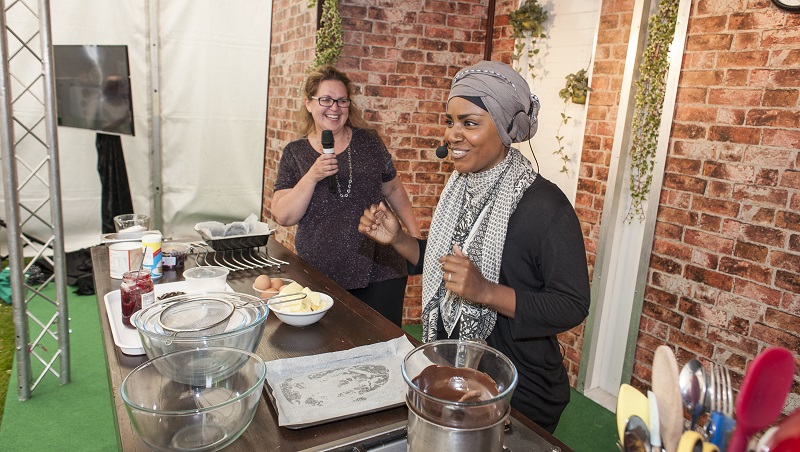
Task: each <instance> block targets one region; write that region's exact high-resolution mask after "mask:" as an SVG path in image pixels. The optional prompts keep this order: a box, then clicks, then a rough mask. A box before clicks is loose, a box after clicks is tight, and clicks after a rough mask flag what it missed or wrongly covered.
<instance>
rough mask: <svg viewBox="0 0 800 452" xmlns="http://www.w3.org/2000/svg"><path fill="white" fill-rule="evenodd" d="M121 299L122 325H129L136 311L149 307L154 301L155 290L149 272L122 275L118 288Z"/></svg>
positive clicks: (132, 272)
mask: <svg viewBox="0 0 800 452" xmlns="http://www.w3.org/2000/svg"><path fill="white" fill-rule="evenodd" d="M119 293H120V298H121V299H122V324H123V325H125V326H130V327H132V326H133V325H131V316H132V315H133V314H134V313H135V312H136V311H138V310H140V309H142V308H146V307H147V306H150V305H151V304H152V303H153V302H155V300H156V295H155V288H154V287H153V279H152V278H151V277H150V272H149V271H146V270H141V271H131V272H127V273H125V274H123V275H122V284H121V285H120V286H119Z"/></svg>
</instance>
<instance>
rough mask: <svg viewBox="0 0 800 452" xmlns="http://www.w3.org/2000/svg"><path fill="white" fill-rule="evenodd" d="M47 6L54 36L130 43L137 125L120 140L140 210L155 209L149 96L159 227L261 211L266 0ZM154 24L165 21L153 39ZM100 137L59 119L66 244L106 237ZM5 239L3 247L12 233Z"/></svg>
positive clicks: (36, 194)
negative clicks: (155, 127)
mask: <svg viewBox="0 0 800 452" xmlns="http://www.w3.org/2000/svg"><path fill="white" fill-rule="evenodd" d="M50 8H51V18H52V19H51V20H52V34H53V44H54V45H61V44H109V45H110V44H113V45H127V46H128V55H129V61H130V71H131V87H132V97H133V110H134V121H135V132H136V136H134V137H131V136H128V135H123V136H122V147H123V151H124V154H125V161H126V166H127V171H128V177H129V180H130V188H131V193H132V197H133V204H134V210H135V211H136V212H137V213H149V214H151V215H155V212H153V210H152V209H153V205H154V201H153V200H154V187H155V186H156V185H157V184H159V181H158V180H157V179H155V178H154V176H153V175H152V174H151V169H150V168H151V164H150V159H151V158H153V157H152V156H153V155H156V154H155V153H154V150H155V149H154V148H153V147H152V146H151V134H152V128H151V114H152V112H153V107H154V104H155V105H156V107H157V108H158V111H159V112H160V121H161V143H160V146H161V165H162V180H161V183H162V185H161V187H162V191H163V194H162V206H163V209H162V221H163V226H162V231H163V232H164V234H165V235H166V236H172V237H195V236H197V234H196V233H195V232H194V231H193V226H194V224H195V223H197V222H198V221H204V220H219V221H223V222H229V221H233V220H242V219H244V218H245V217H247V215H249V214H250V213H256V214H258V213H259V212H260V206H261V196H262V177H263V159H264V137H265V130H266V126H265V124H266V104H267V100H266V99H267V83H268V75H269V73H268V71H269V43H270V24H271V14H272V11H271V9H272V5H271V2H264V1H261V0H227V1H225V2H221V1H218V0H162V1H157V0H125V1H122V0H112V1H108V0H59V1H57V2H51V3H50ZM150 9H153V11H154V14H152V15H151V14H150ZM150 17H157V20H156V21H154V23H151V20H150ZM8 20H9V23H11V21H12V20H13V18H11V17H9V18H8ZM151 29H152V30H158V38H157V41H156V42H151V39H150V33H151ZM151 44H152V45H157V46H158V49H159V54H160V57H159V59H158V61H157V62H151V61H150V53H149V50H150V48H149V47H150V45H151ZM153 70H157V73H158V78H159V86H158V102H157V103H154V102H153V99H154V97H153V96H151V94H152V91H153V88H154V87H153V85H152V83H151V71H153ZM95 137H96V133H95V132H93V131H90V130H82V129H74V128H68V127H59V128H58V140H59V150H60V159H61V169H60V172H61V179H62V206H63V212H64V227H65V234H64V238H65V247H66V250H67V251H72V250H75V249H80V248H83V247H87V246H91V245H95V244H98V243H100V238H101V224H100V223H101V218H100V189H101V187H100V180H99V177H98V173H97V168H96V166H97V151H96V148H95ZM46 197H47V191H46V188H41V189H39V190H38V191H37V190H27V191H26V192H24V193H21V198H22V200H23V202H25V200H27V199H44V198H46ZM37 228H39V226H38V225H36V224H33V222H31V223H30V224H26V225H25V226H24V227H23V231H24V232H26V233H28V234H30V235H32V236H34V237H48V236H49V234H50V233H49V232H47V231H46V230H44V229H43V228H41V232H37ZM5 232H6V231H5V230H4V229H3V230H2V231H0V234H5ZM0 241H1V242H2V244H3V246H5V242H6V240H5V237H0Z"/></svg>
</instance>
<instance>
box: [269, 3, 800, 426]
mask: <svg viewBox="0 0 800 452" xmlns="http://www.w3.org/2000/svg"><path fill="white" fill-rule="evenodd" d="M399 3H402V4H400V5H398V4H399ZM487 5H488V0H475V1H473V2H447V1H435V0H427V1H425V0H412V1H409V2H387V1H381V0H361V1H352V0H342V1H341V6H340V9H341V12H342V16H343V26H344V29H345V50H344V56H343V58H342V59H341V61H340V64H339V65H338V66H339V67H340V68H342V69H344V70H346V71H347V72H348V73H349V74H350V75H351V76H352V77H353V79H354V80H355V81H356V84H357V85H358V86H359V88H360V92H359V93H358V95H357V96H356V97H355V100H356V101H357V102H358V103H359V104H360V105H361V106H362V107H363V108H364V111H365V113H366V116H367V119H369V120H370V121H371V122H372V123H373V124H374V125H375V127H376V128H377V130H378V131H379V132H380V133H381V135H382V136H383V137H384V139H385V141H386V143H387V146H388V147H389V150H390V152H391V153H392V155H393V157H394V159H395V162H396V164H397V167H398V170H399V174H400V177H401V178H402V180H403V182H404V183H405V184H406V189H407V190H408V191H409V194H410V195H411V199H412V203H413V205H414V207H415V209H416V212H417V215H418V217H419V219H420V222H421V224H422V226H423V230H424V231H425V232H427V226H428V224H429V222H430V218H431V213H432V209H433V207H434V206H435V204H436V199H437V198H438V195H439V193H440V192H441V189H442V187H443V183H444V181H445V179H446V176H447V174H449V173H450V171H451V170H452V168H451V166H450V165H449V164H447V163H445V162H442V161H439V160H438V159H436V158H435V156H434V153H433V149H434V148H435V147H436V146H438V145H439V144H440V141H441V136H442V131H443V126H442V125H441V124H442V115H443V109H444V100H445V96H446V93H447V88H448V85H449V78H450V77H452V75H453V74H455V72H456V71H457V70H458V69H460V68H461V67H463V66H466V65H469V64H472V63H474V62H476V61H479V60H480V59H482V58H483V52H484V48H483V42H484V33H485V32H484V30H485V26H486V24H485V20H486V8H487ZM515 7H516V2H513V1H510V0H501V1H498V2H497V5H496V17H495V23H494V25H495V27H494V30H493V53H492V59H494V60H500V61H505V62H510V55H511V52H512V51H513V41H511V40H510V39H509V38H508V35H509V33H508V27H507V17H506V15H507V13H508V12H509V11H511V10H513V9H514V8H515ZM273 8H274V14H275V16H274V18H273V37H272V42H273V46H272V55H271V58H272V61H271V64H270V65H271V70H272V72H271V74H270V87H269V94H270V98H269V108H268V121H267V124H268V126H267V152H266V159H267V161H266V162H265V181H266V186H265V190H264V199H265V201H264V209H263V212H262V213H263V215H264V217H265V218H270V212H269V209H268V205H269V200H270V199H271V196H272V191H271V190H272V186H271V181H272V180H274V177H275V168H276V166H277V161H278V159H279V157H280V152H281V150H282V149H283V147H284V146H285V144H286V143H288V142H289V141H290V140H292V139H295V138H297V136H298V135H297V133H296V132H295V131H294V129H293V120H292V115H293V114H294V112H295V111H296V109H297V108H299V105H300V104H299V102H298V100H297V87H298V86H299V85H300V83H301V82H302V78H303V71H304V70H305V67H306V66H307V65H308V63H310V62H311V61H312V60H313V53H314V51H313V47H314V37H313V32H314V28H315V18H316V13H315V11H314V10H307V9H306V8H305V5H304V2H289V1H285V0H284V1H276V2H274V6H273ZM632 9H633V1H632V0H603V7H602V11H601V21H600V29H599V32H598V43H597V49H596V54H595V63H594V67H593V77H592V89H593V92H592V94H591V96H590V99H589V105H588V112H587V114H588V117H587V125H586V127H587V129H586V134H585V138H584V143H583V151H582V164H581V168H580V174H579V183H578V192H577V196H576V200H575V204H576V206H575V207H576V210H577V212H578V215H579V218H580V219H581V223H582V227H583V231H584V235H585V243H586V247H587V257H588V259H589V267H590V272H591V270H592V269H593V268H594V259H595V253H596V248H597V238H598V235H599V230H600V218H601V213H602V209H603V204H604V201H605V188H606V181H607V177H608V167H609V164H610V157H611V148H612V144H613V140H614V135H613V131H614V127H615V122H616V114H617V108H618V104H619V91H620V85H621V79H622V72H623V69H624V65H625V54H626V51H627V40H628V34H629V31H630V21H631V10H632ZM687 39H688V41H687V50H686V56H685V58H684V67H683V71H682V75H681V80H680V88H679V92H678V103H677V109H676V116H675V124H674V127H673V136H672V139H671V142H670V149H669V160H668V162H667V170H666V175H665V186H664V190H663V192H662V196H661V202H660V203H661V207H660V209H659V212H658V219H657V226H656V238H655V243H654V252H653V257H652V260H651V265H650V267H651V268H650V272H649V275H648V286H647V292H646V299H645V306H644V313H643V316H642V321H641V327H640V335H639V338H638V344H637V351H636V360H637V362H636V365H635V367H634V377H633V384H634V385H636V386H638V387H639V388H641V389H644V388H645V387H647V386H649V381H650V363H651V362H652V354H653V351H654V350H655V347H657V346H658V345H660V344H663V343H667V344H670V345H672V346H674V347H675V350H676V354H677V356H678V360H679V362H680V364H681V365H682V364H683V363H684V362H685V361H687V360H688V359H690V358H691V357H695V356H697V357H699V358H701V360H706V361H707V360H714V361H718V362H721V363H724V364H726V365H728V366H729V367H730V368H731V370H732V371H733V373H734V380H735V386H736V387H738V386H739V385H740V384H741V378H742V375H743V373H744V369H745V367H746V365H747V364H748V363H749V361H750V360H752V358H753V357H754V356H755V355H756V354H757V353H758V352H760V351H761V350H763V349H764V348H765V347H768V346H771V345H780V346H783V347H786V348H789V349H790V350H792V351H794V352H795V353H797V351H798V349H800V333H798V331H799V330H800V327H798V326H797V325H798V324H800V322H798V320H800V318H798V314H800V226H798V224H800V215H798V213H797V212H798V211H800V170H799V169H798V168H799V167H800V155H798V151H797V149H798V148H800V132H798V131H797V130H798V128H800V116H799V114H798V107H799V106H800V105H799V104H798V97H799V96H798V94H799V93H800V15H796V14H795V15H792V14H788V13H783V12H780V11H779V10H777V9H775V8H774V7H772V5H771V2H770V1H769V0H733V1H731V0H696V1H695V2H694V5H693V7H692V17H691V20H690V24H689V35H688V37H687ZM277 238H278V239H279V240H280V241H282V242H283V243H286V244H287V245H289V246H291V241H292V239H293V231H292V229H288V230H286V229H283V228H280V230H279V232H278V234H277ZM419 292H420V289H419V281H418V280H417V279H415V278H412V279H411V281H410V287H409V290H408V293H407V300H406V313H405V318H406V319H407V320H409V321H412V322H413V321H417V319H418V318H419V313H420V312H419V311H420V310H419ZM582 332H583V327H582V326H581V327H579V328H576V329H575V330H573V331H571V332H569V333H565V334H563V335H561V336H560V339H561V341H562V343H564V344H565V345H566V358H565V364H567V366H568V369H569V373H570V381H571V383H572V384H573V385H574V384H575V378H576V375H577V370H578V367H577V366H578V363H579V362H580V349H581V347H582ZM798 369H800V366H798ZM798 372H800V370H798ZM798 400H800V396H798V378H797V377H796V378H795V386H794V388H793V393H792V395H790V401H789V403H788V404H787V408H786V410H785V411H786V412H789V411H790V410H791V409H794V408H796V407H797V406H798V404H799V402H798Z"/></svg>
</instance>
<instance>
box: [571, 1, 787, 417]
mask: <svg viewBox="0 0 800 452" xmlns="http://www.w3.org/2000/svg"><path fill="white" fill-rule="evenodd" d="M632 6H633V2H631V1H610V0H607V1H605V2H604V6H603V10H602V20H601V30H600V32H599V38H598V47H597V53H596V62H595V66H594V76H593V79H592V88H593V90H594V91H593V92H592V95H591V97H590V99H591V100H590V105H589V110H588V120H587V131H586V138H585V141H584V148H583V162H582V165H581V177H580V182H579V189H578V195H577V198H576V205H577V206H576V207H577V208H578V211H579V215H580V217H581V219H582V220H583V224H584V232H585V234H586V236H587V238H586V243H587V248H588V251H589V257H590V266H593V263H594V262H593V261H594V252H595V248H596V243H597V236H598V232H599V227H600V225H599V217H600V213H601V211H602V207H603V201H604V193H605V184H606V179H607V170H608V165H609V158H610V149H611V145H612V143H613V139H614V137H613V134H612V132H613V130H614V123H615V119H616V118H615V115H616V111H617V108H618V103H619V96H618V94H617V93H618V92H619V85H620V79H621V75H622V71H623V66H624V59H625V51H626V45H625V43H626V42H627V35H628V33H629V26H630V11H631V10H632ZM799 94H800V15H797V14H789V13H785V12H781V11H780V10H778V9H776V8H775V7H774V6H772V3H771V2H770V1H769V0H749V1H733V2H731V1H728V0H699V1H697V2H695V4H694V5H693V7H692V13H691V19H690V22H689V30H688V36H687V45H686V52H685V56H684V61H683V67H682V73H681V78H680V82H679V91H678V100H677V106H676V112H675V119H674V123H673V130H672V137H671V141H670V147H669V151H668V160H667V164H666V173H665V177H664V187H663V190H662V193H661V199H660V206H659V211H658V217H657V224H656V234H655V240H654V244H653V255H652V259H651V262H650V271H649V274H648V284H647V288H646V293H645V303H644V308H643V315H642V319H641V324H640V334H639V338H638V342H637V350H636V355H635V356H636V364H635V366H634V375H633V384H634V385H635V386H638V387H639V388H642V389H643V388H645V387H648V386H649V381H650V364H651V362H652V356H653V352H654V350H655V347H657V346H658V345H661V344H664V343H666V344H670V345H672V346H674V347H675V350H676V355H677V357H678V361H679V363H680V364H683V363H684V362H686V361H687V360H689V359H691V358H693V357H699V358H700V359H701V360H702V361H709V360H713V361H716V362H719V363H723V364H725V365H727V366H728V367H729V368H730V369H731V370H732V372H733V380H734V387H735V388H738V387H739V386H740V385H741V380H742V376H743V374H744V371H745V369H746V366H747V365H748V364H749V362H750V361H751V360H752V359H753V358H754V357H755V356H756V355H757V354H758V353H759V352H761V351H762V350H764V348H767V347H770V346H781V347H785V348H788V349H789V350H792V351H793V352H794V353H795V354H797V352H798V350H800V315H799V314H800V214H798V212H799V211H800V154H798V148H800V132H799V131H798V128H800V109H798V107H800V104H799V103H798V98H799V97H800V95H799ZM797 375H800V367H798V374H796V377H795V384H794V387H793V390H792V394H791V395H790V400H789V402H788V403H787V406H786V409H785V411H784V413H785V414H786V413H788V412H790V411H792V410H793V409H796V408H798V406H800V396H799V395H798V381H800V378H798V377H797Z"/></svg>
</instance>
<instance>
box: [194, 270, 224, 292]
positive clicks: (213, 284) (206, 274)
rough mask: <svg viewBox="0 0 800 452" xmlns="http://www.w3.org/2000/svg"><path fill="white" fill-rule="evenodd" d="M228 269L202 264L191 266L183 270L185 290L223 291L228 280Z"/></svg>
mask: <svg viewBox="0 0 800 452" xmlns="http://www.w3.org/2000/svg"><path fill="white" fill-rule="evenodd" d="M228 273H230V270H228V269H227V268H225V267H217V266H213V265H210V266H202V267H192V268H190V269H188V270H186V271H184V272H183V278H184V279H185V280H186V291H187V292H191V293H197V292H223V291H225V283H226V282H227V280H228Z"/></svg>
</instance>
